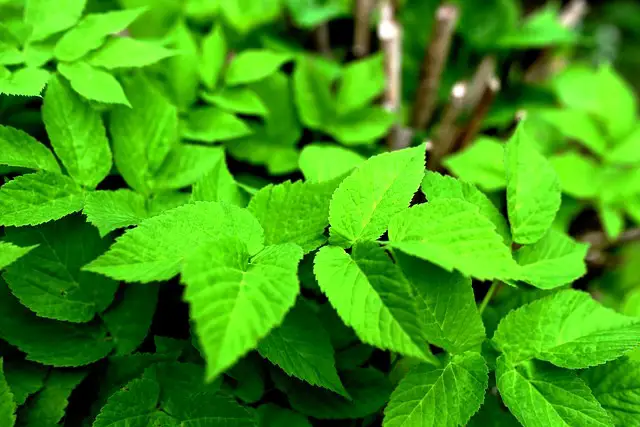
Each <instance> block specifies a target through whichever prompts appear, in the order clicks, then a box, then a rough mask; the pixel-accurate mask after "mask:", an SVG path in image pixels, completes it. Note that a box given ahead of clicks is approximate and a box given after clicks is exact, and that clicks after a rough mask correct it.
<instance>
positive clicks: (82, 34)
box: [54, 8, 145, 62]
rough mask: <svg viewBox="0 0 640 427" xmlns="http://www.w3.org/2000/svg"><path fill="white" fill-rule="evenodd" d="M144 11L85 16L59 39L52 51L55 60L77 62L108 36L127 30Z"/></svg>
mask: <svg viewBox="0 0 640 427" xmlns="http://www.w3.org/2000/svg"><path fill="white" fill-rule="evenodd" d="M144 11H145V9H142V8H138V9H127V10H119V11H113V12H106V13H94V14H91V15H87V16H85V17H84V18H83V19H82V21H80V23H79V24H78V25H77V26H75V27H74V28H72V29H71V30H69V31H68V32H67V33H66V34H65V35H63V36H62V37H61V38H60V40H59V41H58V43H57V44H56V47H55V51H54V54H55V56H56V58H57V59H59V60H61V61H66V62H73V61H77V60H78V59H80V58H82V57H83V56H85V55H86V54H87V53H89V52H91V51H92V50H94V49H97V48H99V47H100V46H102V44H103V43H104V42H105V40H106V39H107V37H108V36H110V35H112V34H117V33H119V32H121V31H123V30H125V29H127V27H129V25H131V23H133V21H135V20H136V19H137V18H138V17H139V16H140V15H141V14H142V13H143V12H144Z"/></svg>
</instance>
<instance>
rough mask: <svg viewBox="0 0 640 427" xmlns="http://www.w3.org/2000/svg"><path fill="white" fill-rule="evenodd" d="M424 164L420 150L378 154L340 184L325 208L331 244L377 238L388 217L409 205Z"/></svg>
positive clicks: (348, 244)
mask: <svg viewBox="0 0 640 427" xmlns="http://www.w3.org/2000/svg"><path fill="white" fill-rule="evenodd" d="M424 161H425V158H424V147H416V148H409V149H405V150H400V151H395V152H393V153H384V154H379V155H377V156H374V157H371V158H370V159H369V160H367V161H366V162H365V163H363V164H362V165H361V166H360V167H359V168H358V169H356V170H355V171H354V172H353V173H352V174H351V175H349V176H348V177H347V178H346V179H345V180H344V181H342V184H340V186H339V187H338V189H337V190H336V191H335V193H334V194H333V198H332V200H331V206H330V209H329V212H330V214H329V218H330V223H331V242H332V243H333V244H338V245H341V246H345V247H348V246H351V245H353V244H354V243H356V242H359V241H367V240H376V239H378V237H380V236H381V235H382V234H383V233H384V232H385V231H386V229H387V226H388V225H389V221H390V220H391V217H392V216H393V215H395V214H397V213H398V212H401V211H403V210H405V209H406V208H407V207H408V206H409V203H410V202H411V199H412V198H413V195H414V194H415V192H416V190H417V189H418V187H419V186H420V182H422V178H423V176H424V169H425V167H424Z"/></svg>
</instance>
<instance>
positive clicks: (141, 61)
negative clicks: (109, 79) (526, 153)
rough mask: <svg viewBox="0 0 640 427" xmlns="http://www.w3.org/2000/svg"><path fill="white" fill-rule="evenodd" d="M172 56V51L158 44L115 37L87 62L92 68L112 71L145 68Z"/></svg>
mask: <svg viewBox="0 0 640 427" xmlns="http://www.w3.org/2000/svg"><path fill="white" fill-rule="evenodd" d="M173 55H174V52H173V51H172V50H169V49H167V48H165V47H163V46H162V45H161V44H159V43H158V42H152V41H143V40H136V39H132V38H130V37H116V38H113V39H111V40H109V41H107V43H106V44H105V45H104V46H102V47H101V48H100V49H98V50H97V51H96V52H94V53H93V54H91V56H90V57H89V58H88V61H89V63H90V64H91V65H93V66H94V67H102V68H106V69H107V70H114V69H116V68H141V67H146V66H148V65H151V64H155V63H157V62H159V61H162V60H163V59H165V58H168V57H170V56H173Z"/></svg>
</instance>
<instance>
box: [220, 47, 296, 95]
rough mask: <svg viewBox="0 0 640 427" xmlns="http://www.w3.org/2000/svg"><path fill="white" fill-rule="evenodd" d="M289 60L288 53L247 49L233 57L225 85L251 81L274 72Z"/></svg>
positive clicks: (225, 78)
mask: <svg viewBox="0 0 640 427" xmlns="http://www.w3.org/2000/svg"><path fill="white" fill-rule="evenodd" d="M290 60H291V55H289V54H284V53H277V52H270V51H268V50H252V49H247V50H244V51H242V52H240V53H239V54H237V55H236V56H235V57H234V58H233V60H232V61H231V64H229V68H228V69H227V72H226V74H225V76H224V81H225V83H226V84H227V86H237V85H241V84H247V83H253V82H256V81H258V80H262V79H264V78H265V77H268V76H269V75H271V74H273V73H275V72H276V71H278V69H279V68H280V67H281V66H282V65H283V64H284V63H285V62H289V61H290Z"/></svg>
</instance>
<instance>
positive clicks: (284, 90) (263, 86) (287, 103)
mask: <svg viewBox="0 0 640 427" xmlns="http://www.w3.org/2000/svg"><path fill="white" fill-rule="evenodd" d="M291 86H292V83H291V79H290V78H289V77H288V76H287V75H286V74H284V73H283V72H277V73H275V74H272V75H271V76H269V77H267V78H266V79H263V80H261V81H259V82H256V83H253V84H251V86H250V88H251V89H252V90H253V91H254V92H255V93H256V94H257V95H258V97H259V98H260V100H261V101H262V104H264V106H265V107H266V108H267V115H266V116H265V118H264V120H265V125H266V127H265V136H266V139H267V140H268V142H269V143H270V144H269V150H271V151H273V150H274V149H275V148H276V147H274V146H287V147H289V146H295V145H296V143H297V142H298V140H299V139H300V136H301V135H302V126H301V125H300V123H299V121H298V115H297V114H296V107H295V105H294V99H293V97H292V95H291V93H292V91H293V88H292V87H291Z"/></svg>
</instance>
